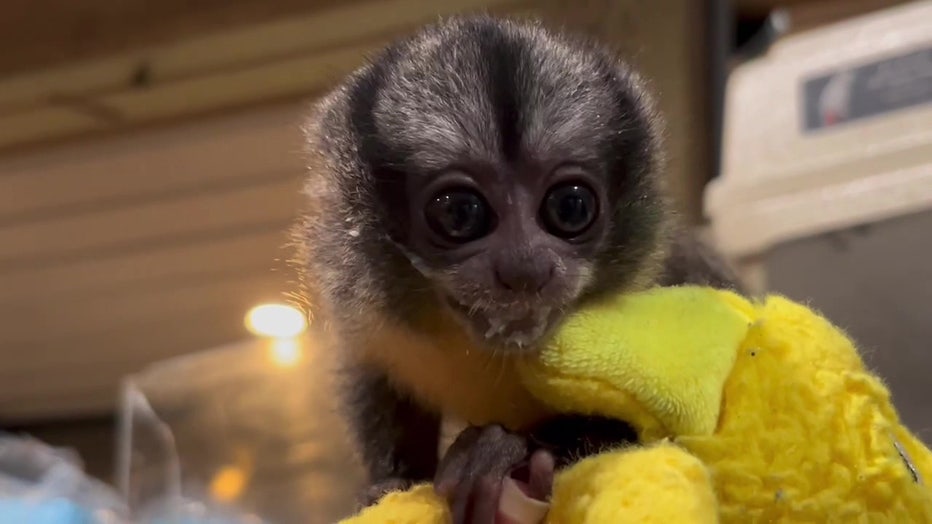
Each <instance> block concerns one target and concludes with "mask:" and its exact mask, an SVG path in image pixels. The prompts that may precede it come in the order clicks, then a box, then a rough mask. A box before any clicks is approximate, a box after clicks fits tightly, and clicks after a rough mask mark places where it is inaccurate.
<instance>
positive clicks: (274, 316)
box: [246, 304, 307, 338]
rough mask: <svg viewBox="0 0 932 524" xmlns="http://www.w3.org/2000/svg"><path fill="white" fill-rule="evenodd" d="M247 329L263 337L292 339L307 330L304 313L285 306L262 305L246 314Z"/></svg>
mask: <svg viewBox="0 0 932 524" xmlns="http://www.w3.org/2000/svg"><path fill="white" fill-rule="evenodd" d="M246 328H247V329H249V331H251V332H252V333H253V334H255V335H259V336H263V337H273V338H291V337H296V336H298V335H300V334H301V333H303V332H304V330H306V329H307V319H306V318H305V317H304V313H302V312H301V311H300V310H298V309H297V308H295V307H292V306H286V305H284V304H262V305H259V306H256V307H254V308H252V309H251V310H250V311H249V313H247V314H246Z"/></svg>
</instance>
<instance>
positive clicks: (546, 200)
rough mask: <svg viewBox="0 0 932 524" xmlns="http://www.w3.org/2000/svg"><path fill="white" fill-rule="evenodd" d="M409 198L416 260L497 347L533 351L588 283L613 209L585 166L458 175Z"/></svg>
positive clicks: (449, 302)
mask: <svg viewBox="0 0 932 524" xmlns="http://www.w3.org/2000/svg"><path fill="white" fill-rule="evenodd" d="M409 191H410V195H411V197H412V199H411V201H410V202H411V205H410V207H409V209H408V212H409V220H410V222H409V224H410V229H409V235H408V236H407V238H408V242H407V250H408V252H409V255H410V256H411V258H412V259H413V260H414V261H415V262H416V264H417V266H418V267H419V269H421V271H422V272H423V273H424V274H425V275H427V276H428V278H429V279H430V281H431V282H432V284H433V285H434V287H435V289H436V291H437V292H438V293H439V294H440V295H441V297H442V300H443V302H444V303H445V306H446V307H449V308H450V309H451V311H452V312H453V313H454V315H456V317H457V318H459V319H460V320H462V321H463V322H464V323H465V324H466V326H467V327H468V329H469V330H470V331H471V332H472V333H473V335H474V336H476V337H477V338H479V339H480V340H483V341H486V342H487V343H488V344H489V345H494V346H502V347H513V348H519V349H520V348H524V347H529V346H531V345H533V343H534V342H536V341H537V340H538V339H540V337H542V336H543V335H544V334H546V333H547V332H548V331H549V330H550V328H551V327H553V325H554V324H555V323H556V322H557V321H558V320H559V319H560V318H561V317H562V315H563V313H565V312H566V310H567V309H568V308H569V307H571V305H572V304H574V302H575V301H576V300H577V298H578V297H579V296H580V294H581V293H582V291H583V289H584V288H585V287H586V286H587V285H588V284H589V283H590V280H591V277H592V274H593V270H594V259H593V255H594V254H595V251H596V249H597V246H598V244H599V241H600V239H601V238H602V237H603V235H604V233H605V230H606V226H607V220H606V217H605V214H604V213H603V209H606V207H608V206H607V203H606V194H605V191H604V187H603V184H602V183H601V181H600V180H599V179H598V177H595V176H592V175H591V174H590V173H588V172H586V170H585V169H583V168H581V167H580V166H572V165H563V166H548V165H541V164H536V163H528V164H524V165H520V166H517V167H511V166H505V165H501V166H494V165H485V166H482V168H481V169H480V168H474V169H469V170H467V169H457V170H451V171H447V172H444V173H442V174H440V175H439V176H437V177H432V178H430V179H419V178H416V179H414V180H412V181H411V182H410V187H409Z"/></svg>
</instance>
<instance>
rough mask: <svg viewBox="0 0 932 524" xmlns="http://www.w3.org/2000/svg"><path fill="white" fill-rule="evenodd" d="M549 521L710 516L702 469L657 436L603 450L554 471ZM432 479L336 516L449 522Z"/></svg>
mask: <svg viewBox="0 0 932 524" xmlns="http://www.w3.org/2000/svg"><path fill="white" fill-rule="evenodd" d="M551 502H552V504H551V507H552V509H551V511H550V513H549V514H548V515H547V518H546V523H548V524H602V523H605V524H609V523H638V524H671V523H676V524H716V523H718V512H717V509H716V500H715V493H714V491H713V490H712V483H711V481H710V478H709V473H708V471H707V470H706V468H705V466H704V465H703V464H702V462H700V461H699V459H697V458H696V457H694V456H692V455H690V454H689V453H687V452H686V451H684V450H683V449H681V448H679V447H676V446H673V445H670V444H666V443H661V444H658V445H657V446H654V447H650V448H641V449H637V450H635V451H615V452H607V453H603V454H601V455H597V456H595V457H590V458H588V459H585V460H582V461H580V462H578V463H577V464H575V465H573V467H572V468H568V469H567V470H565V471H563V472H561V473H560V474H558V475H557V477H556V481H555V483H554V488H553V497H552V498H551ZM449 522H451V518H450V512H449V508H448V507H447V506H446V504H445V503H444V502H443V500H442V499H440V497H438V496H437V495H436V494H435V493H434V490H433V488H432V487H431V486H429V485H426V484H425V485H419V486H416V487H414V488H412V489H410V490H408V491H404V492H395V493H390V494H388V495H386V496H385V497H384V498H383V499H382V500H381V501H379V503H378V504H376V505H374V506H371V507H369V508H367V509H365V510H363V511H362V512H361V513H359V514H358V515H356V516H354V517H351V518H349V519H346V520H344V521H343V524H376V523H378V524H448V523H449Z"/></svg>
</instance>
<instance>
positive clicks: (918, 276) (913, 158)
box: [706, 1, 932, 442]
mask: <svg viewBox="0 0 932 524" xmlns="http://www.w3.org/2000/svg"><path fill="white" fill-rule="evenodd" d="M706 212H707V215H708V216H709V218H710V219H711V233H712V235H713V237H714V240H715V242H716V244H717V245H718V246H720V247H721V249H722V250H723V251H724V252H725V253H726V254H727V255H730V257H731V258H732V259H733V260H735V262H736V265H737V266H738V267H739V269H740V270H741V271H742V273H743V274H744V276H745V277H746V278H747V280H748V281H749V283H750V284H751V286H752V287H753V288H756V289H757V290H764V289H768V290H772V291H778V292H781V293H784V294H787V295H789V296H791V297H793V298H796V299H799V300H806V301H809V302H810V303H812V305H813V306H815V307H817V308H819V309H821V310H822V311H823V312H824V313H825V314H827V315H828V316H829V317H830V318H831V319H832V320H833V321H834V322H836V323H838V324H839V325H841V326H843V327H845V328H847V329H848V331H849V332H850V333H851V334H852V336H854V338H855V339H856V340H858V341H859V343H860V345H861V346H862V348H864V349H865V351H866V353H867V355H866V356H867V358H868V361H869V362H870V363H871V365H873V367H874V368H875V369H876V370H877V371H878V372H879V373H880V374H881V375H883V376H885V377H886V378H887V379H888V380H889V381H890V385H891V389H892V390H893V393H894V397H895V401H896V403H897V406H898V407H899V409H900V410H901V412H902V413H903V417H904V419H905V420H906V422H907V424H909V425H910V426H911V427H912V428H913V429H914V430H916V431H918V432H919V433H920V435H922V437H923V438H924V439H925V440H926V442H932V423H930V422H929V421H930V420H932V403H930V402H928V399H929V398H932V381H929V378H928V373H929V371H930V370H932V351H930V350H929V345H928V341H929V340H930V339H932V322H929V316H930V313H932V2H928V1H925V2H914V3H910V4H905V5H902V6H900V7H895V8H890V9H887V10H884V11H879V12H876V13H874V14H871V15H868V16H863V17H859V18H853V19H850V20H848V21H845V22H842V23H838V24H835V25H831V26H826V27H824V28H821V29H818V30H814V31H810V32H806V33H799V34H797V35H793V36H790V37H788V38H786V39H784V40H781V41H779V42H778V43H776V44H775V45H774V46H773V47H772V48H771V49H770V51H769V52H768V53H767V54H766V55H765V56H763V57H762V58H760V59H757V60H755V61H753V62H749V63H747V64H745V65H743V66H741V67H740V68H739V69H737V70H736V71H735V72H734V74H733V76H732V78H731V79H730V81H729V85H728V90H727V95H726V112H725V134H724V149H723V172H722V175H721V176H720V177H719V178H718V179H716V180H715V181H713V182H712V183H711V184H710V185H709V187H708V188H707V192H706Z"/></svg>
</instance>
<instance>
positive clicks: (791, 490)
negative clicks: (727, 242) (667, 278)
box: [345, 287, 932, 524]
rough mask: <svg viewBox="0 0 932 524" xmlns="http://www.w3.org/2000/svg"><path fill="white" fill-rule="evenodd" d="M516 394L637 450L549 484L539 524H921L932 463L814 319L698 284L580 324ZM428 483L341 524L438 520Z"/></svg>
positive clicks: (839, 338)
mask: <svg viewBox="0 0 932 524" xmlns="http://www.w3.org/2000/svg"><path fill="white" fill-rule="evenodd" d="M521 376H522V380H523V381H524V382H525V385H526V386H527V387H528V389H529V390H530V391H531V392H532V393H533V394H534V395H536V396H537V397H539V398H540V399H541V400H543V401H544V402H546V403H548V404H549V405H551V406H552V407H554V408H556V409H557V410H558V411H560V412H565V413H576V414H591V415H601V416H608V417H614V418H618V419H621V420H624V421H626V422H629V423H630V424H631V425H632V426H633V427H634V428H635V429H636V430H637V432H638V436H639V443H638V445H637V446H632V447H628V448H624V449H618V450H609V451H605V452H603V453H601V454H599V455H596V456H593V457H590V458H587V459H585V460H582V461H580V462H578V463H576V464H574V465H573V466H571V467H569V468H566V469H565V470H563V471H561V472H559V473H558V475H557V477H556V479H555V483H554V489H553V496H552V498H551V501H550V509H549V513H548V514H547V516H546V518H545V522H548V523H563V524H575V523H602V522H605V523H611V522H639V523H650V522H657V523H661V522H662V523H672V522H676V523H684V524H690V523H695V524H698V523H713V522H722V523H730V522H741V523H744V522H799V523H803V522H806V523H823V522H865V523H866V522H872V523H873V522H878V523H879V522H890V523H913V522H915V523H926V522H928V523H932V489H930V487H929V485H928V484H927V483H926V482H929V481H932V453H930V451H929V450H928V449H927V448H926V447H925V446H923V444H922V443H921V442H920V441H919V440H918V439H917V438H916V437H915V436H914V435H913V434H912V433H910V432H909V431H908V430H907V429H906V428H905V427H904V426H903V425H902V424H901V423H900V421H899V418H898V416H897V413H896V411H895V409H894V407H893V405H892V403H891V401H890V396H889V393H888V391H887V389H886V388H885V387H884V385H883V383H882V382H881V381H880V380H879V379H878V378H876V377H875V376H873V375H872V374H871V373H870V372H869V371H868V370H866V369H865V367H864V364H863V362H862V360H861V359H860V356H859V355H858V352H857V350H856V348H855V346H854V344H853V343H852V342H851V341H850V340H849V339H848V338H847V337H846V336H845V335H844V334H843V333H842V332H841V331H840V330H838V329H837V328H836V327H834V326H833V325H832V324H831V323H829V322H828V321H826V320H825V319H824V318H822V317H821V316H819V315H818V314H816V313H815V312H813V311H812V310H811V309H809V308H806V307H805V306H802V305H800V304H797V303H794V302H792V301H789V300H787V299H785V298H782V297H778V296H773V297H769V298H767V299H766V300H763V301H760V302H751V301H748V300H746V299H744V298H742V297H740V296H738V295H736V294H733V293H730V292H725V291H718V290H713V289H709V288H700V287H679V288H661V289H655V290H651V291H647V292H643V293H639V294H633V295H626V296H623V297H619V298H617V299H615V300H614V301H609V302H606V303H601V304H598V305H596V306H593V307H590V308H589V309H587V310H585V311H581V312H579V313H578V314H576V315H575V316H574V317H573V318H570V319H569V320H568V321H567V322H566V324H565V325H564V326H563V327H562V328H561V330H560V332H559V333H558V334H557V336H556V337H555V339H554V341H553V343H552V344H551V345H550V346H549V347H548V348H546V350H545V351H544V352H543V353H542V354H541V355H540V356H539V357H537V358H534V359H528V360H527V361H524V362H523V363H522V366H521ZM448 521H449V514H448V510H447V507H446V505H445V503H444V502H443V501H442V500H440V499H439V498H438V497H437V496H435V495H434V493H433V490H432V488H431V487H430V486H427V485H422V486H416V487H414V488H412V489H411V490H409V491H406V492H399V493H392V494H389V495H388V496H386V497H384V498H383V499H382V500H381V501H380V502H379V503H378V504H376V505H375V506H372V507H370V508H368V509H366V510H364V511H363V512H361V513H360V514H359V515H356V516H354V517H352V518H350V519H347V520H346V521H345V523H346V524H368V523H396V524H408V523H410V524H415V523H426V524H433V523H437V524H440V523H445V522H448Z"/></svg>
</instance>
